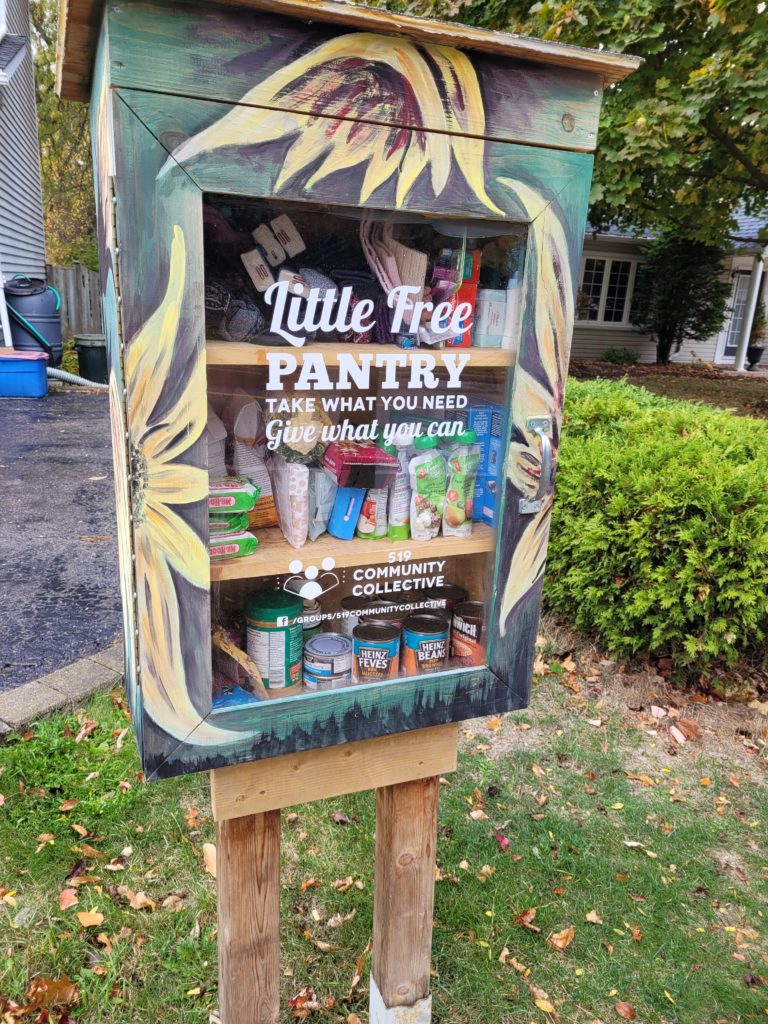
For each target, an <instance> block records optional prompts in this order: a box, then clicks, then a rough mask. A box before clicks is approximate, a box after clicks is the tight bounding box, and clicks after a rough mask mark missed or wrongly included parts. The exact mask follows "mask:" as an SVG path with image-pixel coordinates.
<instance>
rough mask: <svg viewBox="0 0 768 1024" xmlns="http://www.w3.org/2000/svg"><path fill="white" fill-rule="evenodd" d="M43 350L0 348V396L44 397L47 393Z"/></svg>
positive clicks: (46, 359) (45, 357)
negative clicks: (26, 350)
mask: <svg viewBox="0 0 768 1024" xmlns="http://www.w3.org/2000/svg"><path fill="white" fill-rule="evenodd" d="M47 361H48V356H47V355H46V354H45V352H16V351H14V349H5V350H3V349H2V348H0V398H44V397H45V395H47V394H48V375H47V374H46V372H45V368H46V363H47Z"/></svg>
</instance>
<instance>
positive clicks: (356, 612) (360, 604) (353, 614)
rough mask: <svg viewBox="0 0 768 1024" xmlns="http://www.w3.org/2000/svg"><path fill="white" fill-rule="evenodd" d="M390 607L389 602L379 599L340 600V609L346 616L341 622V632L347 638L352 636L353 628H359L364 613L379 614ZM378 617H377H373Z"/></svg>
mask: <svg viewBox="0 0 768 1024" xmlns="http://www.w3.org/2000/svg"><path fill="white" fill-rule="evenodd" d="M391 605H392V602H391V601H385V600H382V599H381V598H379V597H344V598H342V600H341V609H342V611H343V612H345V613H346V614H345V615H344V617H343V618H342V620H341V632H342V633H343V634H344V635H345V636H348V637H351V636H352V635H353V630H354V628H355V626H359V625H360V623H361V622H362V621H363V619H364V618H365V617H366V613H370V614H373V613H375V612H381V611H383V610H385V609H387V608H388V607H390V606H391ZM374 617H378V616H374Z"/></svg>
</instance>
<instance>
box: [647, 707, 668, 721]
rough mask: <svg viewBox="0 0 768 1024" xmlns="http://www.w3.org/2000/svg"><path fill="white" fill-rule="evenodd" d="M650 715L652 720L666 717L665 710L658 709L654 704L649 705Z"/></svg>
mask: <svg viewBox="0 0 768 1024" xmlns="http://www.w3.org/2000/svg"><path fill="white" fill-rule="evenodd" d="M651 714H652V715H653V717H654V718H658V719H662V718H666V717H667V712H666V709H665V708H660V707H658V706H657V705H656V704H651Z"/></svg>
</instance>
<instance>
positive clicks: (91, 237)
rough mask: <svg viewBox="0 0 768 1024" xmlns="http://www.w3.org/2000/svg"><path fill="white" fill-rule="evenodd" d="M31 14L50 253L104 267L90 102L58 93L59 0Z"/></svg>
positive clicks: (34, 5)
mask: <svg viewBox="0 0 768 1024" xmlns="http://www.w3.org/2000/svg"><path fill="white" fill-rule="evenodd" d="M30 15H31V22H32V48H33V52H34V60H35V90H36V99H37V119H38V130H39V134H40V169H41V172H42V183H43V218H44V222H45V238H46V254H47V258H48V261H49V262H50V263H56V264H60V265H63V266H66V265H68V264H71V263H72V262H73V261H74V260H79V261H80V262H81V263H83V264H84V265H85V266H87V267H90V269H92V270H98V266H99V263H98V255H97V251H96V234H95V227H96V221H95V213H94V209H95V207H94V199H93V171H92V167H91V137H90V129H89V121H88V107H87V105H86V104H84V103H62V102H61V100H60V99H59V98H58V96H56V94H55V92H54V75H55V60H56V23H57V16H58V11H57V3H56V0H31V3H30Z"/></svg>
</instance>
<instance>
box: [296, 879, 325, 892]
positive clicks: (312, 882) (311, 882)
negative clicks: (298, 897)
mask: <svg viewBox="0 0 768 1024" xmlns="http://www.w3.org/2000/svg"><path fill="white" fill-rule="evenodd" d="M319 884H320V883H319V882H318V880H317V879H316V878H314V877H313V878H305V879H304V881H303V882H302V883H301V886H300V888H301V891H302V892H306V891H307V889H314V887H315V886H316V885H319Z"/></svg>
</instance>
